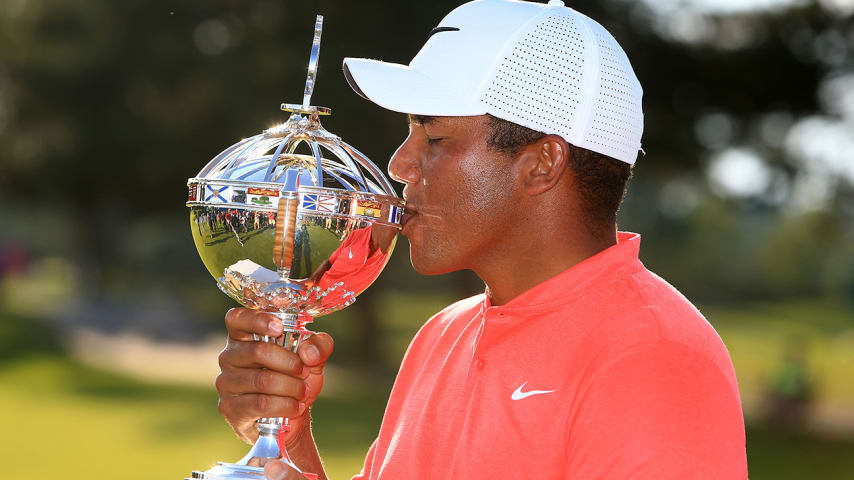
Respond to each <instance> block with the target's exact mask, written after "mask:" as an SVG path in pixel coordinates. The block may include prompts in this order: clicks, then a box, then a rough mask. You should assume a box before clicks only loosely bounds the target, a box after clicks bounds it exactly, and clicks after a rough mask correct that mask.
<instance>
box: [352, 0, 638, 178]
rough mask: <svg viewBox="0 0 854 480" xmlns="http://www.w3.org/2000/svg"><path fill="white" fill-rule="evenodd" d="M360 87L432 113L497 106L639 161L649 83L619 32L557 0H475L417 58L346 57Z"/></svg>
mask: <svg viewBox="0 0 854 480" xmlns="http://www.w3.org/2000/svg"><path fill="white" fill-rule="evenodd" d="M344 75H345V76H346V77H347V81H348V82H349V83H350V86H351V87H353V90H355V91H356V93H358V94H359V95H361V96H363V97H365V98H366V99H368V100H370V101H372V102H374V103H376V104H377V105H379V106H381V107H384V108H387V109H389V110H393V111H396V112H402V113H411V114H417V115H432V116H469V115H483V114H487V113H488V114H490V115H493V116H495V117H498V118H501V119H504V120H507V121H510V122H513V123H516V124H519V125H523V126H525V127H528V128H531V129H533V130H536V131H539V132H543V133H547V134H557V135H560V136H562V137H563V138H564V139H565V140H566V141H567V142H569V143H571V144H573V145H575V146H578V147H581V148H586V149H588V150H593V151H595V152H598V153H601V154H603V155H607V156H609V157H612V158H615V159H617V160H621V161H623V162H626V163H629V164H634V163H635V160H636V159H637V155H638V151H639V150H640V148H641V135H642V134H643V110H642V108H641V98H642V96H643V89H642V88H641V85H640V82H639V81H638V79H637V77H636V76H635V73H634V71H633V70H632V66H631V64H630V63H629V59H628V57H627V56H626V54H625V52H624V51H623V49H622V48H621V47H620V45H619V44H618V43H617V41H616V40H615V39H614V37H613V36H612V35H611V34H610V33H608V31H607V30H605V28H604V27H602V26H601V25H599V24H598V23H597V22H596V21H594V20H592V19H590V18H589V17H587V16H585V15H582V14H581V13H578V12H576V11H575V10H573V9H571V8H568V7H566V6H564V4H563V2H561V1H558V0H552V1H550V2H549V3H548V4H543V3H533V2H523V1H517V0H476V1H473V2H469V3H466V4H464V5H461V6H460V7H458V8H456V9H455V10H453V11H452V12H451V13H449V14H448V15H447V16H446V17H445V18H444V19H443V20H442V21H441V23H439V26H438V27H436V28H434V29H433V31H432V32H430V36H429V38H428V39H427V43H425V44H424V46H423V47H422V48H421V51H420V52H418V54H417V55H416V56H415V58H413V59H412V61H411V62H410V63H409V65H400V64H394V63H386V62H381V61H377V60H369V59H363V58H345V59H344Z"/></svg>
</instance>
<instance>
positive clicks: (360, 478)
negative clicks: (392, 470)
mask: <svg viewBox="0 0 854 480" xmlns="http://www.w3.org/2000/svg"><path fill="white" fill-rule="evenodd" d="M376 451H377V441H376V439H375V440H374V443H372V444H371V448H369V449H368V454H367V455H366V456H365V464H364V465H363V466H362V471H361V472H359V473H358V474H356V475H354V476H353V478H351V479H350V480H364V479H366V478H370V477H371V465H373V463H374V454H376Z"/></svg>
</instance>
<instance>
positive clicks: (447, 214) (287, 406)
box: [217, 0, 747, 479]
mask: <svg viewBox="0 0 854 480" xmlns="http://www.w3.org/2000/svg"><path fill="white" fill-rule="evenodd" d="M344 70H345V75H346V76H347V78H348V81H349V82H350V84H351V86H352V87H353V88H354V90H356V92H357V93H359V94H360V95H362V96H363V97H365V98H367V99H369V100H371V101H373V102H375V103H377V104H378V105H380V106H383V107H386V108H388V109H391V110H395V111H399V112H404V113H408V114H410V116H409V119H410V133H409V136H408V138H407V139H406V140H405V141H404V143H403V144H402V145H401V146H400V148H399V149H398V150H397V152H396V153H395V154H394V156H393V158H392V160H391V163H390V165H389V173H390V174H391V176H392V178H394V179H395V180H397V181H399V182H402V183H404V184H405V189H404V197H405V198H406V200H407V213H408V218H407V220H406V223H405V226H404V229H403V234H404V235H406V236H407V237H408V238H409V242H410V255H411V258H412V264H413V266H414V267H415V269H416V270H417V271H418V272H420V273H422V274H440V273H445V272H450V271H454V270H459V269H464V268H469V269H472V270H473V271H474V272H476V273H477V275H478V276H480V278H481V279H483V281H484V282H485V283H486V285H487V290H486V293H485V294H483V295H478V296H476V297H473V298H470V299H466V300H462V301H460V302H458V303H456V304H454V305H451V306H450V307H448V308H446V309H445V310H443V311H442V312H440V313H438V314H437V315H436V316H434V317H433V318H431V319H430V320H429V321H428V322H427V323H426V324H425V325H424V326H423V327H422V329H421V330H420V332H419V333H418V334H417V335H416V337H415V338H414V339H413V341H412V344H411V345H410V347H409V350H408V351H407V353H406V357H405V358H404V360H403V363H402V365H401V369H400V373H399V374H398V377H397V380H396V382H395V386H394V388H393V390H392V393H391V397H390V398H389V402H388V406H387V408H386V412H385V416H384V418H383V423H382V425H381V427H380V432H379V435H378V437H377V439H376V441H375V442H374V444H373V445H372V446H371V449H370V451H369V452H368V455H367V458H366V461H365V465H364V469H363V471H362V473H360V474H359V475H357V476H356V477H355V478H359V479H361V478H365V479H386V478H432V479H446V478H447V479H450V478H478V479H479V478H499V477H500V478H508V477H509V478H571V479H605V478H608V479H610V478H642V479H660V478H680V479H684V478H709V479H731V478H746V476H747V466H746V458H745V449H744V424H743V419H742V414H741V406H740V399H739V393H738V386H737V384H736V379H735V373H734V371H733V368H732V364H731V362H730V359H729V355H728V353H727V351H726V349H725V347H724V345H723V343H722V342H721V340H720V338H719V337H718V335H717V334H716V333H715V331H714V330H713V329H712V327H711V326H710V325H709V324H708V322H706V320H705V319H704V318H703V317H702V315H701V314H700V313H699V312H698V311H697V310H696V309H695V308H694V307H693V306H692V305H691V304H690V303H689V302H688V301H687V300H686V299H685V298H684V297H683V296H682V295H681V294H680V293H679V292H678V291H676V290H675V289H674V288H673V287H671V286H670V285H669V284H667V283H666V282H665V281H664V280H662V279H660V278H659V277H657V276H655V275H654V274H653V273H651V272H649V271H648V270H646V269H645V268H644V266H643V264H641V263H640V261H639V260H638V258H637V255H638V249H639V244H640V237H639V236H638V235H636V234H630V233H618V232H617V230H616V212H617V209H618V208H619V205H620V203H621V201H622V199H623V196H624V192H625V186H626V182H627V180H628V178H629V177H630V175H631V169H632V165H633V163H634V162H635V160H636V158H637V154H638V151H639V149H640V138H641V133H642V130H643V114H642V111H641V95H642V91H641V87H640V83H639V82H638V80H637V78H636V77H635V74H634V72H633V71H632V68H631V65H630V64H629V61H628V58H626V56H625V53H624V52H623V50H622V49H621V48H620V46H619V45H618V44H617V42H616V41H615V40H614V39H613V37H612V36H611V35H610V34H609V33H608V32H607V31H606V30H605V29H604V28H602V27H601V26H600V25H599V24H597V23H596V22H594V21H592V20H590V19H589V18H587V17H585V16H583V15H581V14H579V13H577V12H575V11H574V10H571V9H569V8H566V7H565V6H563V4H562V2H559V1H551V2H549V4H548V5H544V4H537V3H529V2H518V1H507V0H481V1H476V2H471V3H467V4H465V5H463V6H461V7H459V8H457V9H456V10H454V11H453V12H451V13H450V14H449V15H448V16H447V17H445V19H444V20H443V21H442V22H441V24H440V26H439V27H437V28H435V29H434V30H433V32H431V36H430V37H429V39H428V40H427V43H426V44H425V45H424V47H423V48H422V50H421V51H420V52H419V54H418V55H417V56H416V57H415V59H413V61H412V62H411V64H410V66H402V65H391V64H385V63H382V62H377V61H372V60H359V59H346V60H345V62H344ZM270 320H271V317H269V316H267V315H266V314H263V313H257V312H251V311H248V310H233V311H231V312H229V313H228V314H227V316H226V324H227V325H228V329H229V336H230V338H229V344H228V346H227V347H226V350H225V351H224V352H223V354H222V355H221V358H220V363H221V365H222V370H223V373H222V375H221V376H220V377H219V379H218V381H217V387H218V390H219V393H220V406H221V411H222V413H223V415H224V416H225V417H226V419H227V420H228V421H229V422H230V423H231V424H232V426H233V427H234V428H235V430H236V431H237V432H238V434H239V435H240V436H241V437H243V438H244V439H246V440H251V439H252V438H251V437H252V435H253V433H254V428H253V426H252V422H253V421H254V419H255V418H258V417H262V416H277V415H279V416H287V417H290V418H292V419H293V420H292V422H291V424H292V426H293V429H292V431H291V432H290V433H289V436H288V439H287V446H288V451H289V452H290V454H291V457H292V458H293V460H294V461H295V463H296V464H297V465H299V466H300V467H301V468H302V469H303V471H307V472H318V473H320V474H321V477H322V476H323V473H322V472H323V467H322V465H321V463H320V458H319V456H318V454H317V450H316V447H315V445H314V441H313V439H312V437H311V432H310V428H309V421H310V420H309V419H310V411H309V409H308V406H310V405H311V403H312V402H313V401H314V399H315V398H316V396H317V394H318V393H319V391H320V388H321V386H322V381H323V364H324V362H325V361H326V359H327V358H328V357H329V355H330V353H331V351H332V340H331V339H330V338H329V336H328V335H324V334H318V335H316V336H314V337H313V338H312V339H311V342H310V343H307V344H306V345H304V346H303V348H301V349H300V351H299V355H298V356H297V355H292V354H289V353H288V352H284V351H282V350H281V349H277V348H275V347H274V346H270V345H268V344H263V343H252V342H250V341H249V340H251V338H252V337H251V334H252V333H258V334H261V335H276V334H278V333H280V332H281V327H280V326H279V325H277V324H276V322H271V321H270ZM262 367H263V368H265V369H264V370H262ZM265 472H266V474H267V475H268V478H271V479H282V478H302V477H301V476H300V475H299V474H297V473H296V472H295V471H293V470H291V469H289V468H288V467H286V466H284V465H283V464H281V463H278V462H275V463H270V464H268V465H267V466H266V470H265Z"/></svg>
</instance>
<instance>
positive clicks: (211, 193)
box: [205, 185, 228, 203]
mask: <svg viewBox="0 0 854 480" xmlns="http://www.w3.org/2000/svg"><path fill="white" fill-rule="evenodd" d="M226 190H228V185H206V186H205V201H206V202H210V203H228V200H226V198H225V196H224V195H223V194H224V193H225V192H226Z"/></svg>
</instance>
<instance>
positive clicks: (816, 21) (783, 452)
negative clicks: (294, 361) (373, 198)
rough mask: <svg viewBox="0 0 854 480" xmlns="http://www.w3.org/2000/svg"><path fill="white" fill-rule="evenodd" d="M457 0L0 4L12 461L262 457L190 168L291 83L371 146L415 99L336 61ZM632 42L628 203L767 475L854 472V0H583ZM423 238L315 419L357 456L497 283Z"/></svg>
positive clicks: (391, 141)
mask: <svg viewBox="0 0 854 480" xmlns="http://www.w3.org/2000/svg"><path fill="white" fill-rule="evenodd" d="M458 4H459V2H457V1H448V0H434V1H430V2H380V1H369V0H363V1H359V2H352V1H344V0H339V1H332V0H330V1H312V2H308V1H304V2H298V1H294V0H287V1H286V0H258V1H240V2H238V1H231V0H184V1H180V2H178V1H159V2H150V1H143V0H122V1H111V0H3V1H2V2H0V422H2V424H0V425H2V428H0V431H2V432H3V433H2V437H0V458H2V459H3V460H4V466H3V470H2V471H3V473H2V474H0V476H3V477H4V478H5V477H7V476H8V478H20V479H28V478H32V479H35V478H68V479H77V478H79V479H93V478H113V477H117V476H121V477H122V478H126V479H135V478H139V479H151V478H164V479H166V478H174V479H180V478H184V476H185V475H187V474H188V473H189V472H190V471H191V470H192V469H196V468H201V467H205V466H207V465H210V464H211V463H213V462H214V461H216V460H232V461H233V460H236V459H237V458H238V457H239V456H241V455H242V454H243V452H245V449H246V447H245V446H244V445H242V444H241V443H240V442H239V441H238V440H237V439H236V438H235V437H234V435H233V434H232V433H231V431H230V429H229V427H228V426H227V425H226V424H225V423H224V422H223V421H222V420H221V419H220V418H219V414H218V413H217V408H216V393H215V391H214V389H213V378H214V376H215V375H216V373H217V366H216V356H217V353H218V351H219V349H221V348H222V345H223V343H224V340H223V338H224V327H223V324H222V318H223V315H224V313H225V311H226V309H227V308H229V307H231V306H233V304H232V302H231V301H230V300H228V299H227V298H226V297H225V296H223V295H222V294H221V293H220V292H219V291H218V290H217V288H216V287H215V285H214V281H213V279H212V278H210V276H209V275H208V273H207V272H206V271H205V269H204V267H203V266H202V264H201V262H200V260H199V259H198V255H197V254H196V252H195V249H194V247H193V242H192V240H191V237H190V232H189V222H188V212H187V210H186V208H185V207H184V202H185V200H186V186H185V182H186V179H187V178H188V177H191V176H193V175H195V174H196V173H197V172H198V171H199V170H200V169H201V167H202V166H203V165H204V164H205V163H206V162H207V161H208V160H209V159H210V158H212V157H213V156H214V155H216V154H217V153H219V152H220V151H221V150H222V149H223V148H225V147H226V146H228V145H231V144H233V143H234V142H235V141H236V140H238V139H240V138H243V137H246V136H249V135H252V134H256V133H259V132H260V131H261V130H263V129H265V128H267V127H269V126H271V125H274V124H276V123H278V122H281V121H283V120H284V119H285V115H284V114H283V113H281V112H279V111H278V105H279V104H280V103H281V102H289V103H297V102H299V101H300V99H301V95H302V88H303V83H304V81H305V68H306V65H307V59H308V52H309V47H310V43H311V31H312V28H313V25H314V15H315V14H316V13H322V14H324V15H325V17H326V22H325V29H324V34H323V35H324V36H323V47H322V49H321V57H320V58H321V64H320V70H319V77H318V83H317V88H316V90H315V94H314V98H313V99H314V103H315V104H318V105H324V106H329V107H332V108H333V116H332V117H329V118H327V119H324V125H325V126H326V127H327V128H328V129H329V130H331V131H332V132H334V133H336V134H338V135H340V136H342V137H343V138H344V139H345V140H346V141H347V142H348V143H351V144H353V145H355V146H357V147H358V148H359V149H360V150H362V151H363V152H365V153H366V154H367V155H368V156H369V157H371V158H372V159H373V160H374V161H375V162H376V163H378V164H380V165H381V166H383V167H384V166H385V165H386V164H387V161H388V158H389V157H390V155H391V153H392V152H393V151H394V148H395V147H396V146H397V144H398V143H399V142H400V141H401V140H402V138H403V136H404V135H405V132H406V126H405V119H404V118H403V117H402V116H401V115H398V114H391V113H388V112H385V111H382V110H381V109H379V108H378V107H376V106H374V105H372V104H370V103H368V102H366V101H364V100H362V99H360V98H359V97H357V96H356V95H355V94H353V93H352V91H351V90H350V89H349V87H348V86H347V85H346V82H345V80H344V78H343V75H342V74H341V67H340V66H341V60H342V58H343V57H344V56H360V57H371V58H380V59H384V60H389V61H396V62H403V63H407V62H408V61H409V60H410V59H411V58H412V56H413V55H414V54H415V53H416V52H417V51H418V49H419V47H420V46H421V44H422V43H423V41H424V40H425V39H426V37H427V33H428V32H429V31H430V29H432V28H433V27H434V26H435V25H436V24H438V22H439V20H440V19H441V18H442V16H443V15H444V14H445V13H447V12H448V11H450V9H451V8H453V7H454V6H456V5H458ZM567 4H568V5H570V6H573V7H575V8H577V9H578V10H580V11H582V12H584V13H587V14H588V15H590V16H592V17H593V18H595V19H597V20H599V21H600V22H601V23H602V24H604V25H605V26H606V27H607V28H609V30H611V31H612V33H613V34H614V35H615V36H616V38H617V39H618V40H619V41H620V42H621V44H622V45H623V46H624V48H625V50H626V51H627V53H628V54H629V57H630V58H631V60H632V63H633V65H634V68H635V70H636V73H637V74H638V77H639V78H640V80H641V83H642V84H643V86H644V89H645V97H644V108H645V112H646V131H645V134H644V140H643V144H644V149H645V151H646V154H645V155H644V156H642V157H641V158H640V159H639V160H638V163H637V167H636V170H635V178H634V179H633V180H632V183H631V187H630V193H629V196H628V198H627V200H626V204H625V206H624V208H623V210H622V212H621V215H620V226H621V228H623V229H627V230H632V231H636V232H639V233H641V234H642V235H643V245H642V248H641V259H642V260H643V261H644V263H645V264H646V265H647V266H648V267H649V268H650V269H652V270H653V271H655V272H657V273H659V274H661V275H662V276H664V277H665V278H667V279H668V280H669V281H671V283H673V284H674V285H676V286H677V287H678V288H679V289H680V290H682V291H683V292H684V293H685V294H686V295H687V296H688V297H689V298H691V299H692V300H693V301H695V302H696V303H697V304H698V305H699V306H700V308H701V310H702V311H703V312H704V313H705V315H706V317H707V318H708V319H709V321H710V322H711V323H712V324H713V325H714V326H715V328H716V329H717V330H718V332H719V333H720V334H721V337H722V338H723V339H724V341H725V343H726V344H727V347H728V348H729V351H730V353H731V355H732V359H733V362H734V364H735V368H736V372H737V374H738V377H739V384H740V387H741V393H742V399H743V404H744V413H745V417H746V421H747V454H748V461H749V467H750V473H751V478H754V479H795V478H834V479H835V478H851V472H852V471H854V455H852V452H854V0H818V1H809V0H717V1H715V0H646V1H630V0H600V1H581V0H579V1H567ZM406 250H407V245H406V243H405V241H402V242H401V243H400V245H399V248H398V251H397V253H395V255H394V257H393V259H392V261H391V263H390V264H389V266H388V268H387V269H386V271H385V273H384V274H383V276H382V277H381V278H380V279H379V280H378V282H377V283H376V285H375V286H374V287H372V289H370V290H368V292H367V293H366V294H365V295H363V296H362V297H360V299H359V301H358V302H356V304H355V305H354V306H352V307H350V308H349V309H347V310H345V311H342V312H339V313H336V314H334V315H331V316H329V317H327V318H320V319H318V320H317V321H316V322H315V324H314V328H315V329H319V330H326V331H329V332H330V333H331V334H332V335H334V336H335V338H336V352H335V355H334V357H333V363H332V365H331V366H330V367H329V370H330V371H329V380H328V382H327V385H328V386H327V389H326V390H325V391H324V393H323V395H322V396H321V399H320V400H318V402H317V404H316V406H315V412H314V417H315V432H316V436H317V440H318V443H319V445H320V448H321V452H322V454H323V455H324V458H325V460H326V464H327V466H328V469H329V471H330V472H331V474H332V475H333V478H348V477H347V476H348V475H352V474H353V473H356V472H357V471H358V470H359V468H360V465H361V461H362V459H363V457H364V454H365V452H366V450H367V447H368V446H369V445H370V443H371V441H372V440H373V438H374V436H375V435H376V433H377V430H378V427H379V422H380V419H381V415H382V411H383V408H384V406H385V403H384V402H385V399H386V398H387V395H388V392H389V388H390V386H391V383H392V382H393V380H394V374H395V372H396V369H397V366H398V363H399V361H400V359H401V356H402V354H403V352H404V350H405V348H406V345H407V344H408V341H409V339H410V338H411V335H412V334H413V332H414V331H415V330H416V329H417V328H418V327H419V325H420V324H421V323H422V322H423V321H424V320H425V319H426V318H427V317H429V316H430V315H432V314H433V313H435V312H436V311H437V310H439V309H440V308H442V307H443V306H444V305H446V304H447V303H449V302H451V301H453V300H455V299H458V298H461V297H463V296H468V295H471V294H474V293H478V292H480V291H482V289H483V285H482V284H481V283H480V282H479V281H478V280H477V278H475V277H473V276H472V275H470V274H466V273H460V274H454V275H449V276H444V277H437V278H426V277H419V276H417V275H416V274H415V273H414V272H413V271H412V270H411V268H410V266H409V262H408V255H407V251H406Z"/></svg>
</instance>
